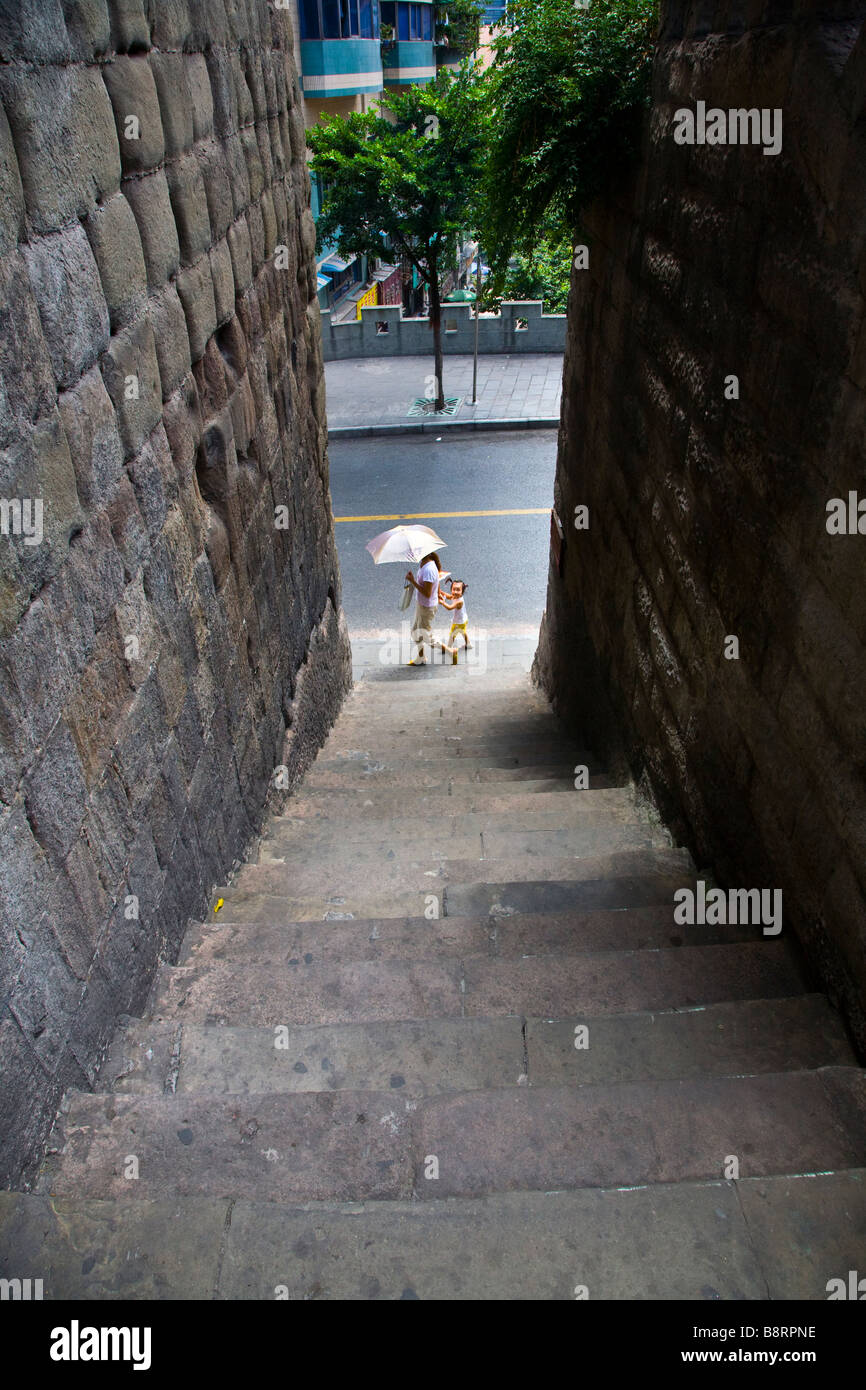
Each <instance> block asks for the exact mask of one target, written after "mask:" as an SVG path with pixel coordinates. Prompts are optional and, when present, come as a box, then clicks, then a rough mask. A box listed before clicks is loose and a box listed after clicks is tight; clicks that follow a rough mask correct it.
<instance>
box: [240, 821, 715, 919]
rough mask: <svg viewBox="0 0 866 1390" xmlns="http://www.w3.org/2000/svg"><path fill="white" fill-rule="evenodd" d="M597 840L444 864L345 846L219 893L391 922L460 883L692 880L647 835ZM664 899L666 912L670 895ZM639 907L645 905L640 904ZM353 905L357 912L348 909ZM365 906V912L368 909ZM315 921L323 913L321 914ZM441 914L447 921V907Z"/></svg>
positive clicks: (256, 869) (685, 865) (260, 871)
mask: <svg viewBox="0 0 866 1390" xmlns="http://www.w3.org/2000/svg"><path fill="white" fill-rule="evenodd" d="M592 838H597V837H593V836H592V834H591V833H587V835H586V841H585V842H586V843H588V842H589V841H590V840H591V839H592ZM601 839H602V841H603V843H602V844H600V845H599V846H598V849H597V851H596V852H595V853H592V852H591V851H590V850H587V852H586V853H582V854H574V855H563V856H558V857H557V858H550V857H546V856H543V855H514V856H513V857H510V858H506V859H482V858H481V857H480V855H478V856H476V857H474V858H466V859H457V858H454V859H444V858H439V857H437V856H436V854H435V853H434V852H433V849H432V848H431V849H428V847H427V845H426V843H421V844H420V845H418V847H417V850H418V852H417V856H416V857H415V858H406V859H403V860H400V861H397V859H396V856H395V858H394V859H392V860H389V859H387V858H385V857H383V856H382V855H381V854H380V853H379V852H378V851H377V850H375V849H374V850H373V854H372V858H371V859H367V858H362V857H360V856H356V855H355V853H354V850H355V846H352V845H350V846H348V847H347V849H346V851H345V852H344V853H342V854H340V855H336V854H335V855H333V856H332V857H331V858H330V859H328V861H327V862H326V863H325V864H319V863H318V861H315V860H314V861H312V862H310V861H305V860H304V857H303V855H301V856H300V857H298V858H295V859H293V860H292V862H291V863H290V862H288V861H287V862H285V863H276V862H271V863H262V864H245V865H243V867H242V868H241V869H240V870H239V871H238V873H237V875H236V877H235V878H234V880H233V881H232V885H231V888H226V889H225V890H221V891H222V896H223V897H224V899H225V900H228V899H229V898H231V899H232V900H233V899H234V897H235V896H236V894H241V893H250V892H255V893H267V894H272V895H279V894H281V893H285V894H286V895H287V907H286V911H285V912H284V913H283V914H282V915H283V916H285V917H287V918H289V919H290V920H298V921H300V920H303V919H301V918H296V917H295V916H294V914H293V913H292V912H291V911H290V910H289V908H288V901H290V900H291V901H294V900H296V899H298V900H305V901H318V902H319V903H321V904H323V905H324V904H328V903H331V902H333V900H334V898H335V896H336V897H343V898H345V906H346V908H347V910H348V911H352V912H354V915H355V916H356V917H358V916H361V915H362V913H363V915H364V916H367V917H378V916H382V917H392V916H394V912H393V910H392V905H393V903H394V902H395V901H398V900H399V901H402V900H403V896H402V895H404V894H406V893H414V894H415V895H416V899H415V902H416V909H417V894H419V893H424V894H426V893H439V894H441V893H443V892H444V891H445V889H446V887H447V886H448V885H451V886H453V887H454V888H455V889H456V888H459V887H461V886H464V885H471V886H473V887H476V888H482V887H485V886H492V885H495V884H499V883H502V882H512V883H519V882H529V881H534V882H545V881H548V880H554V881H559V882H569V881H572V880H589V879H593V880H599V881H600V882H603V883H605V884H607V885H608V889H606V891H613V884H614V883H615V881H617V880H618V879H620V878H624V877H639V878H641V879H644V878H654V879H657V880H659V881H660V882H662V883H664V884H665V885H666V886H669V884H670V882H671V879H672V877H676V876H677V875H679V878H678V882H677V886H678V887H681V886H682V885H683V881H684V879H690V878H691V874H690V869H689V865H690V861H689V858H688V856H687V855H686V854H685V853H684V852H683V851H681V850H675V849H666V848H655V847H654V846H653V845H652V843H651V837H650V835H649V834H648V833H646V832H645V831H643V830H642V829H640V828H639V829H638V830H634V829H632V828H631V827H624V828H621V827H618V826H608V827H604V831H603V834H602V836H601ZM465 848H468V847H465ZM371 868H372V869H374V870H375V873H374V875H371V873H370V870H371ZM669 900H670V902H671V910H672V911H673V891H672V892H671V894H670V898H669ZM643 901H644V902H646V899H644V900H643ZM653 901H655V902H658V901H659V899H658V898H654V899H653ZM353 904H359V905H360V904H363V906H359V907H354V906H353ZM568 905H570V906H574V907H576V908H581V907H623V906H624V907H630V906H632V903H630V902H625V903H621V902H607V901H605V902H598V903H596V902H588V903H583V902H580V901H575V902H574V903H573V904H568ZM634 905H635V906H637V905H638V904H634ZM370 906H372V908H373V910H372V911H369V910H367V909H368V908H369V907H370ZM379 909H380V910H379ZM541 910H542V911H544V910H546V909H541ZM554 910H555V909H554ZM560 910H561V909H560ZM321 915H322V916H323V915H324V910H323V913H322V914H321ZM398 915H408V916H421V915H423V906H422V908H421V909H418V910H416V911H415V912H411V913H408V914H398ZM445 915H448V911H447V909H446V913H445ZM453 915H458V914H453ZM462 915H465V914H462ZM472 915H473V916H484V915H485V913H484V912H483V911H480V912H477V913H473V914H472ZM488 915H489V910H488Z"/></svg>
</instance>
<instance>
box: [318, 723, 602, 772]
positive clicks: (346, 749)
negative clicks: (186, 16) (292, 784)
mask: <svg viewBox="0 0 866 1390" xmlns="http://www.w3.org/2000/svg"><path fill="white" fill-rule="evenodd" d="M394 757H397V758H410V759H411V760H412V762H413V764H414V763H416V762H418V763H430V762H436V761H437V760H438V759H440V758H448V759H450V758H460V759H464V758H474V759H476V760H478V761H483V760H485V759H487V758H490V759H491V761H493V762H499V763H503V764H504V765H506V766H512V765H519V764H521V763H527V762H538V763H548V764H550V763H557V762H568V763H569V764H570V765H571V766H572V767H573V766H574V765H575V763H583V764H584V765H585V766H589V765H590V764H592V765H593V766H594V767H596V768H597V767H598V762H597V760H595V759H593V758H591V756H590V754H589V752H588V751H587V749H586V748H585V747H583V746H582V745H581V744H579V743H577V742H575V741H572V740H569V739H565V738H562V737H561V736H560V737H557V736H556V735H555V734H553V735H552V734H537V735H535V736H533V737H526V736H524V737H523V738H516V737H510V736H509V735H508V734H505V735H500V734H496V735H493V734H487V735H478V736H477V737H473V738H461V737H455V736H447V737H446V736H445V735H443V734H439V733H437V732H433V733H430V734H426V735H425V734H423V733H422V732H421V731H420V730H417V731H416V730H414V729H411V730H409V731H408V732H406V733H399V734H396V733H385V732H384V731H383V730H380V729H377V728H375V727H373V728H371V727H370V726H369V725H367V727H366V728H362V729H357V730H356V729H346V730H339V731H338V733H337V734H336V735H332V736H331V738H329V739H328V741H327V742H326V743H325V745H324V747H323V748H322V750H321V752H320V754H319V759H318V760H317V761H319V760H320V761H321V762H322V763H327V764H328V765H329V766H330V764H331V763H332V762H333V761H334V760H336V759H339V760H340V762H342V761H344V760H346V759H349V760H352V761H365V760H366V761H373V760H379V761H385V762H388V761H390V760H391V759H392V758H394Z"/></svg>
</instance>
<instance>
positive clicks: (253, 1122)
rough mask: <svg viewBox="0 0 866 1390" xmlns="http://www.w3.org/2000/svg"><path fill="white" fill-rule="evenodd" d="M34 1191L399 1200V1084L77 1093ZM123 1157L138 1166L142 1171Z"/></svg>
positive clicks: (404, 1114) (402, 1172) (405, 1143)
mask: <svg viewBox="0 0 866 1390" xmlns="http://www.w3.org/2000/svg"><path fill="white" fill-rule="evenodd" d="M67 1099H68V1107H67V1111H66V1113H65V1114H63V1115H62V1116H61V1117H60V1121H59V1124H58V1130H57V1133H56V1135H55V1138H54V1140H53V1141H52V1143H53V1144H54V1145H59V1146H60V1147H61V1148H62V1152H59V1151H58V1152H56V1153H50V1154H49V1156H48V1159H47V1160H46V1162H45V1164H44V1166H43V1170H42V1172H41V1174H40V1177H39V1180H38V1183H37V1190H38V1191H41V1192H51V1193H56V1194H57V1195H58V1196H76V1197H116V1198H126V1199H127V1200H130V1199H132V1200H136V1201H138V1200H140V1199H145V1198H157V1197H160V1198H161V1197H166V1196H168V1195H171V1196H175V1197H186V1196H193V1195H204V1196H210V1197H247V1198H255V1199H257V1200H264V1201H282V1202H285V1201H318V1200H321V1199H324V1198H332V1199H333V1198H336V1199H337V1200H339V1201H358V1200H361V1199H370V1198H373V1199H377V1200H381V1199H385V1198H389V1197H390V1198H394V1197H406V1196H408V1195H409V1193H410V1192H411V1188H412V1179H413V1163H412V1145H411V1137H410V1126H409V1120H410V1117H411V1111H410V1110H408V1109H407V1103H406V1101H404V1100H401V1099H400V1097H399V1096H398V1095H397V1094H396V1093H395V1092H394V1091H387V1092H381V1093H379V1092H372V1091H354V1092H350V1091H340V1092H336V1093H330V1092H322V1091H319V1092H315V1093H314V1094H306V1095H304V1094H302V1095H291V1094H286V1093H284V1092H276V1093H268V1094H257V1095H228V1096H222V1095H220V1096H208V1095H186V1094H184V1095H178V1094H174V1095H171V1094H168V1095H166V1094H162V1095H126V1096H125V1095H101V1094H98V1093H96V1094H84V1093H81V1092H73V1093H71V1095H70V1096H69V1097H68V1098H67ZM130 1157H134V1158H135V1159H137V1162H138V1177H137V1178H130V1177H127V1176H125V1175H124V1173H125V1171H126V1172H129V1171H131V1169H130V1165H129V1159H130Z"/></svg>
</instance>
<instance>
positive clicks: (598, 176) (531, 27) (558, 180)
mask: <svg viewBox="0 0 866 1390" xmlns="http://www.w3.org/2000/svg"><path fill="white" fill-rule="evenodd" d="M656 9H657V0H589V4H588V5H587V6H586V7H585V8H581V7H578V6H576V5H575V0H514V3H513V4H511V5H510V6H509V10H508V23H507V26H506V27H505V28H503V29H502V30H501V31H500V32H499V33H498V35H497V37H496V38H495V39H494V41H493V48H494V52H495V60H494V64H493V67H492V69H491V70H490V83H491V90H490V100H491V107H492V123H491V136H492V138H491V149H490V158H489V164H488V173H487V180H486V194H487V215H486V217H485V245H486V246H487V248H488V250H489V252H490V255H491V264H492V266H493V268H494V271H495V272H496V275H497V278H501V277H502V276H504V273H505V270H506V267H507V264H508V261H509V259H510V258H511V257H512V255H513V254H514V253H515V251H517V252H521V253H523V254H526V255H529V254H531V252H532V249H533V241H534V238H535V236H536V232H537V229H538V228H539V227H540V226H541V225H542V224H543V223H548V224H549V223H550V222H551V221H552V222H554V223H557V224H558V225H559V227H560V228H561V230H562V232H563V233H564V234H566V235H573V233H574V232H575V230H576V228H577V227H578V226H579V222H580V216H581V213H582V212H583V211H584V209H585V208H586V207H587V206H588V204H589V203H590V202H591V201H592V199H593V198H594V197H596V196H597V195H598V194H599V193H601V192H603V191H604V189H605V187H606V186H607V184H608V182H609V179H610V177H611V174H612V173H613V172H615V171H617V170H618V169H620V168H622V167H623V165H624V164H626V163H627V162H628V161H629V160H630V159H632V158H633V157H634V156H635V154H636V153H637V150H638V144H639V140H640V134H641V126H642V119H643V114H644V111H645V109H646V107H647V105H648V103H649V96H650V75H651V68H652V55H653V42H654V32H655V22H656Z"/></svg>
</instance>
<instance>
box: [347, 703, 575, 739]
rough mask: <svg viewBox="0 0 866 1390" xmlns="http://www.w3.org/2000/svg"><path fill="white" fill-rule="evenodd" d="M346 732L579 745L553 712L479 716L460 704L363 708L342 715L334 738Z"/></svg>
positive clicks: (504, 710) (506, 710)
mask: <svg viewBox="0 0 866 1390" xmlns="http://www.w3.org/2000/svg"><path fill="white" fill-rule="evenodd" d="M343 731H345V732H346V733H347V734H349V735H352V736H355V737H357V736H358V735H359V734H360V733H361V732H362V731H364V732H365V733H366V736H367V737H368V738H371V737H373V735H374V734H382V735H384V736H385V737H387V738H391V737H400V736H411V735H415V736H417V737H424V736H426V735H429V736H436V737H441V738H443V739H445V740H446V741H447V740H448V739H460V740H461V742H463V741H466V740H467V739H469V740H472V739H478V738H492V739H494V740H496V739H498V740H500V741H501V740H504V739H512V740H513V741H514V742H515V743H531V742H532V741H533V739H536V738H552V739H558V738H562V739H565V740H566V741H567V742H577V743H579V742H580V740H579V739H575V738H574V737H573V735H572V734H571V733H570V732H569V731H568V730H566V729H564V728H563V726H562V725H561V724H560V722H559V720H558V719H557V718H556V715H555V714H554V713H553V712H552V711H551V710H538V711H526V710H517V711H515V710H513V709H512V708H511V707H510V705H502V706H500V707H498V708H496V709H489V708H487V706H486V705H485V706H484V707H483V709H479V711H478V713H473V712H472V711H471V710H469V711H467V710H466V709H464V708H462V707H461V706H460V705H459V704H457V705H451V704H445V703H444V702H443V703H441V704H440V705H439V706H438V707H437V708H436V709H435V710H433V711H426V712H415V711H413V710H406V709H404V708H403V707H402V706H399V707H398V708H397V709H396V710H394V709H382V710H377V711H375V712H374V711H372V710H370V709H366V708H360V709H357V710H355V711H354V712H346V711H344V712H343V713H341V714H340V717H339V719H338V721H337V723H336V724H335V726H334V730H333V731H332V734H331V737H332V738H333V737H334V734H339V733H342V732H343Z"/></svg>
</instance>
